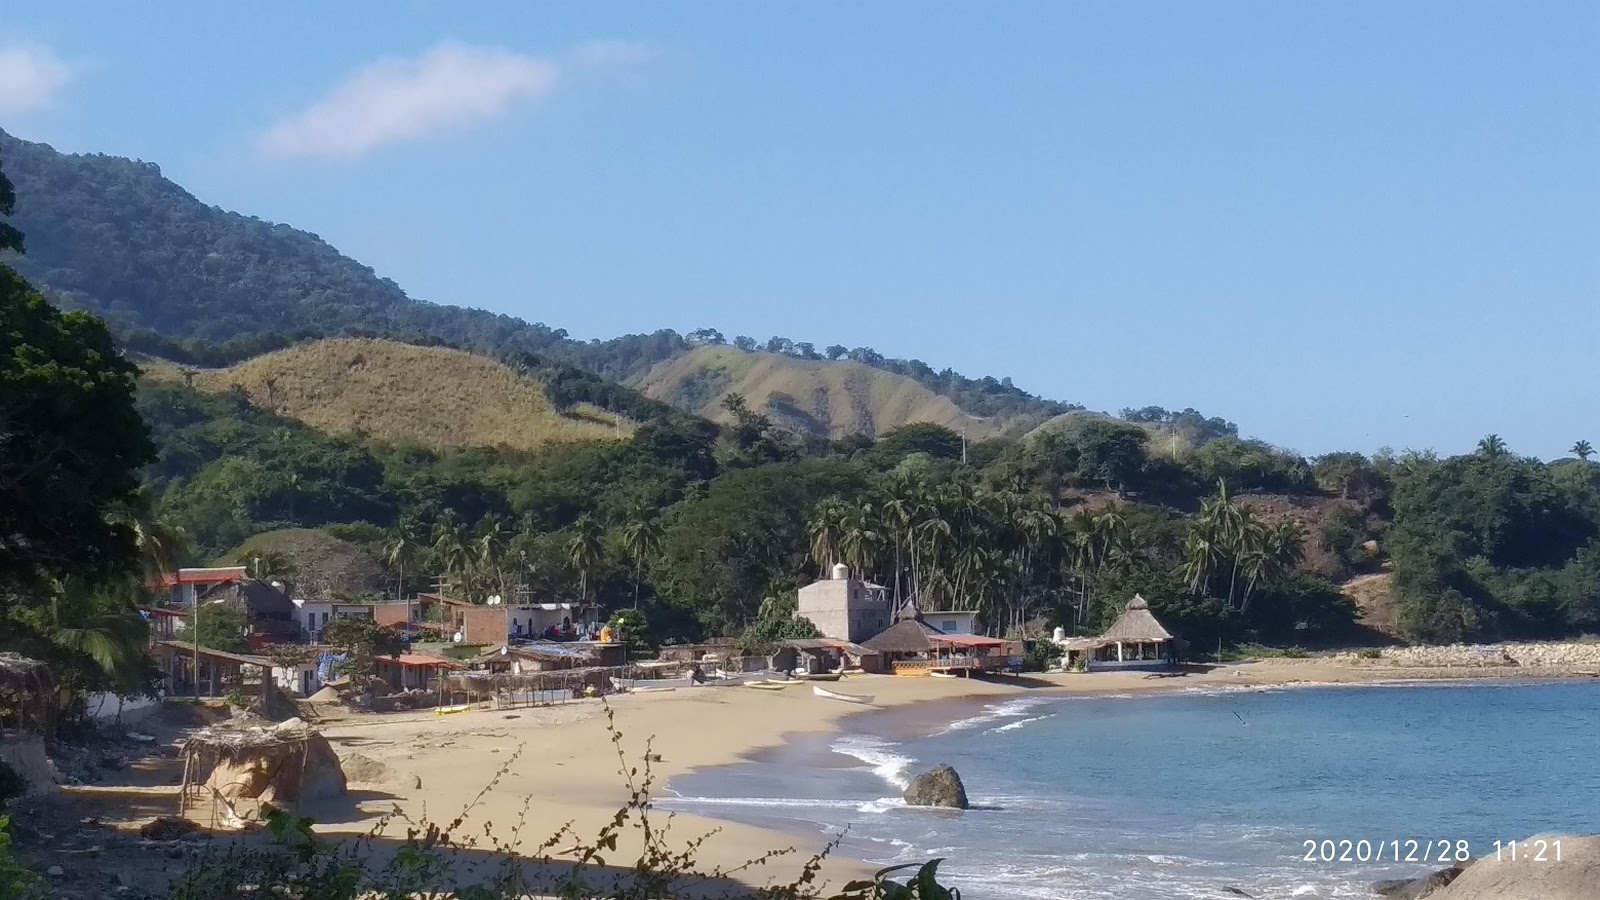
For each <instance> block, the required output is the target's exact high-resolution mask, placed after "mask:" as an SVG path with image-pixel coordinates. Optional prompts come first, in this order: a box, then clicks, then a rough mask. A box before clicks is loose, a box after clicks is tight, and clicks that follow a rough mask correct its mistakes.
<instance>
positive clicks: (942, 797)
mask: <svg viewBox="0 0 1600 900" xmlns="http://www.w3.org/2000/svg"><path fill="white" fill-rule="evenodd" d="M905 799H906V804H907V805H908V806H942V807H945V808H947V809H966V808H967V806H968V804H967V789H966V786H964V785H963V784H962V783H961V776H960V775H957V774H956V770H955V769H952V768H950V767H949V766H939V767H938V768H936V769H933V770H931V771H927V772H924V773H922V774H921V775H918V776H917V777H916V778H914V779H912V781H911V786H910V787H908V788H906V793H905Z"/></svg>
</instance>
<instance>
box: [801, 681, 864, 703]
mask: <svg viewBox="0 0 1600 900" xmlns="http://www.w3.org/2000/svg"><path fill="white" fill-rule="evenodd" d="M811 692H812V693H813V694H816V695H817V696H818V697H826V698H828V699H829V700H843V701H844V702H846V703H863V704H864V703H871V702H872V697H871V696H866V695H862V694H841V693H839V692H838V691H830V690H828V689H827V688H825V687H823V686H822V685H820V684H813V685H812V686H811Z"/></svg>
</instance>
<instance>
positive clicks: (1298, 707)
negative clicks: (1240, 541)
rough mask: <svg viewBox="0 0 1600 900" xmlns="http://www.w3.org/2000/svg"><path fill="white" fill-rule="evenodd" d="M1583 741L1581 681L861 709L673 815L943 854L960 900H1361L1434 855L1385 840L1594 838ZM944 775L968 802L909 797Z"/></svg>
mask: <svg viewBox="0 0 1600 900" xmlns="http://www.w3.org/2000/svg"><path fill="white" fill-rule="evenodd" d="M1597 751H1600V683H1595V682H1561V683H1542V684H1529V683H1506V682H1497V683H1468V684H1459V683H1458V684H1450V685H1422V686H1383V687H1327V688H1323V687H1296V688H1292V689H1278V690H1240V691H1225V690H1224V691H1213V692H1202V691H1188V692H1180V693H1175V694H1166V695H1159V696H1127V697H1096V698H1083V697H1061V696H1052V695H1047V694H1044V693H1039V694H1031V695H1026V696H1023V697H1021V698H1017V699H1008V700H1005V701H1003V702H993V701H991V702H989V703H986V704H981V705H974V704H957V703H952V704H948V705H939V706H936V707H920V708H916V709H914V710H911V711H904V710H898V711H885V712H878V713H868V714H866V715H864V716H860V717H857V718H855V719H852V720H850V721H849V722H848V723H847V732H846V733H843V734H840V735H835V736H832V737H827V738H801V739H797V740H795V741H793V742H791V743H790V745H789V746H786V747H784V748H782V749H781V750H778V751H774V752H771V753H767V754H764V755H762V756H761V757H760V758H757V759H755V760H752V761H750V762H747V763H743V764H740V765H737V766H730V767H724V768H720V769H713V770H708V771H704V772H698V773H695V774H692V775H689V776H685V777H682V778H678V779H674V780H673V782H672V783H671V784H670V785H669V794H670V795H671V796H669V797H668V798H667V799H665V800H664V805H665V806H667V807H669V808H672V809H678V810H683V811H686V812H690V811H692V812H694V813H697V814H700V815H709V816H714V817H722V818H727V819H732V820H736V821H743V822H748V823H752V824H757V825H764V826H768V827H774V828H779V829H784V830H788V831H790V832H802V833H808V834H815V833H816V832H817V831H818V830H821V831H824V832H827V833H830V834H838V833H840V832H841V831H845V837H844V844H843V849H844V851H845V852H847V853H849V854H851V855H854V856H858V857H860V858H864V859H867V860H869V861H872V862H876V863H882V864H885V865H889V864H896V863H902V862H910V861H921V860H924V859H928V858H930V857H936V856H942V857H947V858H948V859H949V862H947V863H946V864H945V866H944V868H942V869H941V871H942V872H946V873H947V874H948V876H949V878H948V880H949V881H950V882H952V883H954V884H955V885H956V886H957V887H959V888H961V890H962V894H963V896H964V897H965V898H968V900H1013V898H1017V900H1020V898H1051V900H1091V898H1092V900H1098V898H1106V900H1110V898H1116V900H1147V898H1148V900H1156V898H1160V900H1176V898H1183V900H1189V898H1230V897H1231V898H1236V897H1237V896H1238V895H1237V894H1234V893H1230V892H1228V891H1227V890H1226V889H1228V888H1236V889H1239V890H1243V891H1245V892H1247V893H1249V894H1251V895H1254V896H1256V897H1260V898H1288V897H1297V898H1299V897H1316V898H1354V897H1361V898H1370V897H1372V896H1374V895H1373V894H1372V892H1371V889H1370V886H1371V883H1372V882H1373V881H1374V880H1377V879H1380V878H1391V877H1401V876H1406V875H1411V874H1420V873H1422V872H1426V871H1431V870H1433V869H1436V868H1440V867H1441V865H1442V864H1441V863H1438V862H1427V863H1424V862H1422V861H1421V860H1420V859H1418V860H1417V861H1413V862H1405V861H1402V862H1400V863H1395V862H1393V861H1392V855H1393V854H1392V850H1393V847H1392V845H1390V846H1385V847H1384V849H1383V851H1382V853H1383V854H1384V856H1383V858H1382V859H1381V861H1380V860H1379V859H1375V858H1373V856H1374V854H1376V853H1378V852H1379V851H1377V850H1376V849H1372V848H1374V846H1375V845H1377V844H1379V843H1380V842H1383V843H1386V842H1390V841H1401V842H1405V841H1407V840H1415V841H1417V842H1418V849H1417V850H1416V851H1415V855H1416V856H1417V857H1420V856H1421V855H1422V853H1424V852H1427V851H1424V850H1423V849H1421V848H1423V847H1424V846H1426V847H1428V848H1430V850H1431V853H1430V855H1431V856H1437V855H1438V854H1439V852H1440V845H1439V844H1438V843H1437V842H1441V841H1443V842H1448V844H1449V847H1450V852H1451V853H1452V854H1454V853H1455V852H1456V851H1457V850H1458V849H1460V848H1461V846H1462V845H1461V844H1459V843H1458V842H1461V841H1465V842H1467V843H1466V845H1465V847H1466V848H1467V849H1468V850H1469V851H1470V852H1471V853H1472V854H1473V855H1475V856H1483V855H1493V853H1494V842H1495V841H1496V840H1497V839H1500V840H1509V839H1513V838H1515V839H1521V838H1525V837H1527V836H1529V835H1531V834H1535V833H1540V832H1566V833H1573V832H1577V833H1600V752H1597ZM938 763H949V764H951V765H953V766H955V767H956V769H957V771H958V772H960V773H961V776H962V779H963V781H964V782H965V784H966V788H967V793H968V795H969V797H970V799H971V801H972V803H973V804H974V806H975V808H974V809H972V810H968V811H966V812H950V811H941V810H923V809H909V808H906V807H905V805H904V804H903V803H902V802H901V801H900V799H899V797H900V793H901V791H902V790H903V788H904V786H905V785H906V784H907V780H908V779H909V778H910V777H912V776H913V775H915V774H917V773H918V772H920V771H923V770H925V769H927V768H930V767H932V766H933V765H936V764H938ZM846 829H847V830H846ZM1308 840H1309V841H1315V842H1318V843H1319V848H1318V849H1319V852H1318V853H1316V854H1314V855H1315V856H1317V857H1320V856H1321V853H1320V849H1321V848H1320V842H1321V841H1324V840H1331V841H1341V840H1348V841H1351V842H1357V841H1361V840H1366V841H1368V842H1369V843H1368V847H1369V849H1368V851H1367V858H1366V860H1365V861H1362V860H1361V859H1359V858H1352V859H1350V860H1348V861H1341V860H1339V859H1334V860H1330V861H1324V860H1322V859H1321V858H1316V859H1313V860H1307V859H1305V856H1306V854H1307V848H1306V844H1305V842H1306V841H1308ZM1331 849H1333V850H1334V855H1335V856H1339V855H1342V854H1341V853H1340V850H1341V849H1342V848H1340V847H1339V846H1338V845H1334V846H1333V847H1332V848H1331ZM1400 849H1401V852H1402V853H1403V854H1406V853H1409V851H1411V848H1410V847H1409V846H1408V845H1406V844H1404V843H1402V844H1401V845H1400ZM1358 853H1360V850H1359V846H1356V847H1353V848H1352V850H1351V854H1352V855H1354V854H1358Z"/></svg>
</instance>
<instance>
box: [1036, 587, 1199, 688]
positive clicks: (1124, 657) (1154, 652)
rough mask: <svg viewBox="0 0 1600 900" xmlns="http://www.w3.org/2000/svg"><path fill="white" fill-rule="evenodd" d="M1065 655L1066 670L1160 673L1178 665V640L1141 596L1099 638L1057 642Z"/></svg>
mask: <svg viewBox="0 0 1600 900" xmlns="http://www.w3.org/2000/svg"><path fill="white" fill-rule="evenodd" d="M1057 643H1058V645H1059V646H1060V647H1061V648H1062V649H1063V650H1064V651H1066V666H1067V668H1069V669H1070V668H1074V667H1076V666H1077V665H1082V666H1083V668H1084V669H1085V670H1086V671H1089V672H1107V671H1118V670H1123V669H1161V668H1167V667H1169V666H1175V665H1177V664H1178V639H1177V638H1175V637H1173V636H1172V632H1170V631H1168V630H1167V629H1166V628H1165V627H1164V626H1163V625H1162V624H1161V622H1160V621H1158V620H1157V619H1156V617H1155V615H1154V614H1153V613H1151V612H1150V604H1149V603H1147V602H1146V601H1145V599H1144V598H1143V597H1141V596H1139V595H1138V594H1134V595H1133V599H1132V600H1129V601H1128V605H1127V606H1126V607H1125V608H1124V609H1123V610H1122V615H1120V616H1118V617H1117V620H1116V621H1115V622H1113V623H1111V627H1110V628H1107V629H1106V630H1105V633H1104V634H1101V635H1100V636H1099V637H1097V638H1073V639H1071V640H1064V641H1058V642H1057Z"/></svg>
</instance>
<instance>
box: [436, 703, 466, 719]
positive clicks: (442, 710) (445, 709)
mask: <svg viewBox="0 0 1600 900" xmlns="http://www.w3.org/2000/svg"><path fill="white" fill-rule="evenodd" d="M471 709H472V704H470V703H462V704H460V705H459V706H441V707H439V708H438V709H436V710H434V712H436V713H438V714H439V715H441V716H448V715H452V714H454V713H464V712H467V711H469V710H471Z"/></svg>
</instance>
